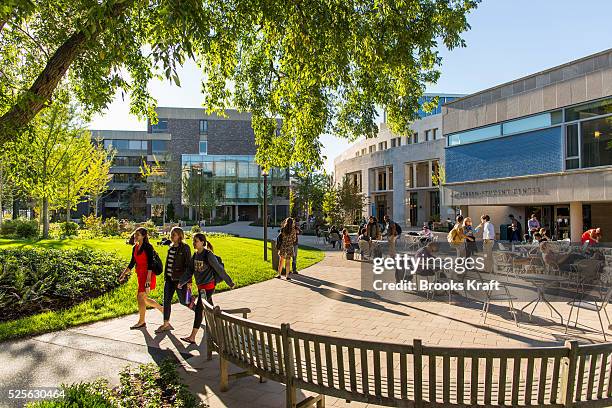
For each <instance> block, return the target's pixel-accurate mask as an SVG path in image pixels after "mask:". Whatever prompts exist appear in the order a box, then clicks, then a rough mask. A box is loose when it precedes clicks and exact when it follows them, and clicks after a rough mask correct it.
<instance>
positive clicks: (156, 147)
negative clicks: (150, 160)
mask: <svg viewBox="0 0 612 408" xmlns="http://www.w3.org/2000/svg"><path fill="white" fill-rule="evenodd" d="M151 151H152V152H153V153H164V152H167V151H168V141H167V140H152V141H151Z"/></svg>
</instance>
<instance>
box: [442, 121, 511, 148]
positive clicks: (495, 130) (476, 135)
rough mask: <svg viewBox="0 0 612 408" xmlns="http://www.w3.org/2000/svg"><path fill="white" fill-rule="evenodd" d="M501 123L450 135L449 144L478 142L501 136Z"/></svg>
mask: <svg viewBox="0 0 612 408" xmlns="http://www.w3.org/2000/svg"><path fill="white" fill-rule="evenodd" d="M501 134H502V129H501V125H493V126H487V127H483V128H479V129H473V130H468V131H465V132H461V133H455V134H454V135H449V136H448V145H449V146H456V145H460V144H464V143H471V142H477V141H479V140H483V139H489V138H492V137H498V136H501Z"/></svg>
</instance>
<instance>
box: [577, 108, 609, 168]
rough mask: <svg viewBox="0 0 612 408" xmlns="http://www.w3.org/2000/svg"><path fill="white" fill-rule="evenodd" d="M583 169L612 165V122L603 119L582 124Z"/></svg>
mask: <svg viewBox="0 0 612 408" xmlns="http://www.w3.org/2000/svg"><path fill="white" fill-rule="evenodd" d="M580 138H581V141H582V144H581V156H582V163H581V167H583V168H585V167H597V166H609V165H612V148H611V146H612V120H610V118H601V119H594V120H588V121H584V122H582V123H581V124H580Z"/></svg>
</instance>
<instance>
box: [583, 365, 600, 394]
mask: <svg viewBox="0 0 612 408" xmlns="http://www.w3.org/2000/svg"><path fill="white" fill-rule="evenodd" d="M597 360H599V354H593V355H592V356H591V364H590V366H589V380H588V382H587V394H586V399H587V400H590V399H593V384H594V383H595V374H596V372H597V371H596V369H597Z"/></svg>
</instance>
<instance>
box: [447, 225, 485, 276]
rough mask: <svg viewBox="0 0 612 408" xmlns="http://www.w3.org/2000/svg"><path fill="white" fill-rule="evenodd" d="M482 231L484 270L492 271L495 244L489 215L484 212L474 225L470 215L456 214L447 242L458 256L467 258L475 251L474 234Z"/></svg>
mask: <svg viewBox="0 0 612 408" xmlns="http://www.w3.org/2000/svg"><path fill="white" fill-rule="evenodd" d="M481 232H482V247H483V252H484V268H485V272H493V245H494V244H495V226H494V225H493V223H492V222H491V217H489V215H487V214H484V215H482V216H481V217H480V224H478V225H477V226H476V227H474V226H473V224H472V219H471V218H470V217H465V218H464V217H463V215H458V216H457V218H456V223H455V225H454V226H453V228H452V229H451V230H450V232H449V233H448V237H447V240H448V243H449V244H450V245H451V246H452V247H453V248H455V250H456V251H457V256H458V257H463V258H469V257H472V256H474V253H475V252H476V234H479V233H481Z"/></svg>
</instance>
